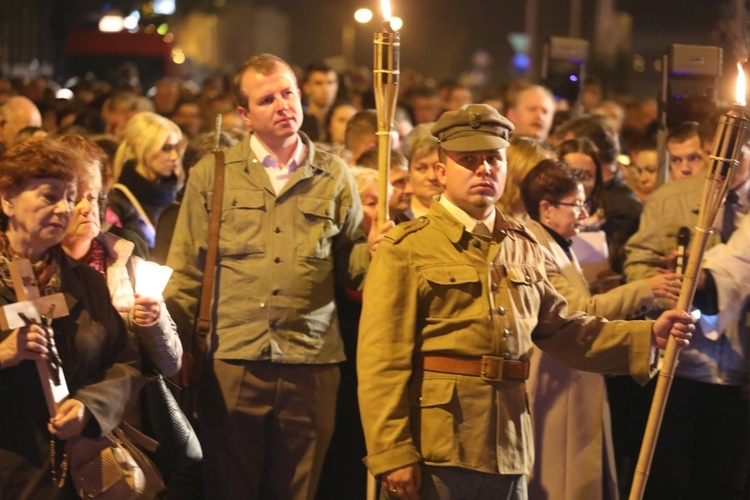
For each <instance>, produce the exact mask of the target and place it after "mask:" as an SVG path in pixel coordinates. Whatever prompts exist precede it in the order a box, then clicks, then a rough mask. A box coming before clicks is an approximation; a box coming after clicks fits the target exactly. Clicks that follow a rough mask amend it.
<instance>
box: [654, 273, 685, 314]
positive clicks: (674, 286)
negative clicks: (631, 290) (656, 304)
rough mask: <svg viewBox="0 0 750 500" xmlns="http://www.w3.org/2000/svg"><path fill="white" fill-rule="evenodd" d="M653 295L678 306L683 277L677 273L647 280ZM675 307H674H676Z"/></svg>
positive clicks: (664, 274) (660, 275)
mask: <svg viewBox="0 0 750 500" xmlns="http://www.w3.org/2000/svg"><path fill="white" fill-rule="evenodd" d="M646 283H648V286H649V288H651V293H653V294H654V297H656V298H657V299H667V300H670V301H672V303H673V304H674V305H677V299H678V298H679V297H680V289H681V288H682V275H681V274H676V273H660V274H657V275H656V276H652V277H651V278H648V279H647V280H646ZM674 305H673V307H674Z"/></svg>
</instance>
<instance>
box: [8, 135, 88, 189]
mask: <svg viewBox="0 0 750 500" xmlns="http://www.w3.org/2000/svg"><path fill="white" fill-rule="evenodd" d="M85 161H86V159H85V158H84V156H83V155H82V154H81V153H79V152H78V151H76V150H75V149H74V148H72V147H71V146H69V145H67V144H64V143H63V142H61V141H60V140H59V139H55V138H52V137H42V138H32V139H28V140H25V141H23V142H19V143H18V144H16V145H15V146H13V147H11V148H9V149H8V150H7V151H6V152H5V153H4V154H3V156H1V157H0V192H8V193H11V194H17V193H19V192H20V190H21V189H23V186H24V185H25V184H26V183H27V182H29V181H30V180H32V179H45V178H48V179H60V180H63V181H70V182H76V180H77V179H78V178H79V177H81V176H84V175H86V166H85Z"/></svg>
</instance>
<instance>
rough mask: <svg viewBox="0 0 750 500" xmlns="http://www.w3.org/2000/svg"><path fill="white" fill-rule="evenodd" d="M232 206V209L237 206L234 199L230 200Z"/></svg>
mask: <svg viewBox="0 0 750 500" xmlns="http://www.w3.org/2000/svg"><path fill="white" fill-rule="evenodd" d="M232 206H233V207H236V206H237V200H236V199H234V200H232Z"/></svg>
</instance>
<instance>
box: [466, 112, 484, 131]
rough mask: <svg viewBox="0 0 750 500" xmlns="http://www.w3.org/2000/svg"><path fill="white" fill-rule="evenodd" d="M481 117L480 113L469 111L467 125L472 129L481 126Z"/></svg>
mask: <svg viewBox="0 0 750 500" xmlns="http://www.w3.org/2000/svg"><path fill="white" fill-rule="evenodd" d="M481 119H482V115H481V114H479V113H474V112H472V113H470V114H469V126H470V127H471V128H474V129H476V128H479V127H481V126H482V123H481Z"/></svg>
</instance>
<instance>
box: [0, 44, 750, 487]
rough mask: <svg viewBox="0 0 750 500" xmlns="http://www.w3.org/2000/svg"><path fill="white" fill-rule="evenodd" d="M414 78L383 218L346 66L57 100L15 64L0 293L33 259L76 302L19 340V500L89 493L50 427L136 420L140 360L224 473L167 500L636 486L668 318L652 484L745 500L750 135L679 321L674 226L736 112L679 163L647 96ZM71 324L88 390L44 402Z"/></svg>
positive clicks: (211, 468) (749, 422) (676, 134)
mask: <svg viewBox="0 0 750 500" xmlns="http://www.w3.org/2000/svg"><path fill="white" fill-rule="evenodd" d="M404 76H405V78H403V81H402V85H401V87H400V88H399V96H398V109H397V112H396V121H395V126H394V130H393V131H392V134H391V135H392V140H391V144H392V147H393V151H392V152H391V163H390V171H389V176H388V183H389V191H388V199H389V202H388V212H389V214H388V218H387V219H388V220H387V221H386V222H385V223H383V224H379V223H378V201H379V199H380V197H381V196H383V194H384V193H381V192H380V191H379V189H378V185H379V183H378V181H379V176H380V175H382V173H381V172H378V163H379V162H378V160H379V159H378V148H377V146H378V132H379V131H378V117H377V113H376V111H375V110H374V109H373V108H374V102H375V101H374V96H373V91H372V88H371V87H369V86H368V84H367V82H365V81H362V79H361V78H356V75H355V74H340V73H337V72H336V71H334V70H333V69H332V68H331V67H329V66H327V65H326V64H324V63H323V62H315V63H312V64H310V65H309V66H308V67H306V68H305V69H304V70H301V69H300V68H298V67H296V66H293V65H290V64H289V63H287V62H286V61H284V60H282V59H279V58H277V57H275V56H273V55H270V54H261V55H257V56H253V57H252V58H250V59H249V60H248V61H247V62H246V63H245V64H244V65H243V66H242V67H240V68H239V69H238V70H237V72H236V73H235V74H234V75H233V76H227V77H213V78H209V79H207V80H206V81H205V82H203V85H202V86H201V87H198V86H197V85H195V84H194V83H192V82H181V81H177V80H174V79H170V78H164V79H162V80H160V81H158V82H157V83H156V84H155V85H154V86H153V87H152V88H151V89H148V90H146V91H144V89H143V88H141V86H140V82H139V81H138V78H137V73H135V72H134V70H133V67H132V66H129V67H128V71H127V73H123V75H122V78H121V79H120V80H119V81H117V82H111V83H106V82H101V81H96V80H93V79H79V80H76V81H75V82H70V85H69V90H70V91H71V92H70V93H69V94H68V95H67V96H66V98H59V97H56V95H57V94H56V91H57V90H59V89H58V88H57V87H56V85H55V83H54V82H52V81H50V80H48V79H45V78H36V79H32V80H28V79H16V80H8V79H4V78H0V152H1V153H2V155H1V156H0V202H2V212H3V215H2V226H1V227H0V229H2V232H0V279H2V287H0V288H1V289H2V304H3V305H7V304H11V303H13V302H16V301H18V297H17V292H16V291H15V290H16V288H15V287H14V285H15V284H14V283H13V279H12V275H11V272H10V271H9V263H10V262H12V261H15V260H19V259H28V260H29V261H30V262H31V266H32V268H33V271H34V274H35V277H36V279H37V282H38V284H39V289H40V292H41V294H42V295H52V294H57V293H64V294H65V296H66V299H67V302H68V307H69V313H68V315H67V316H63V317H59V318H56V319H54V320H53V321H52V323H51V326H50V327H47V326H45V325H39V324H29V325H27V326H25V327H21V328H16V329H9V330H7V331H3V332H1V333H0V401H2V408H3V410H2V411H0V497H2V498H6V497H7V498H42V497H44V498H58V497H59V498H70V497H71V495H73V494H74V492H73V490H72V484H71V482H70V481H68V482H60V481H53V477H55V478H57V476H59V474H63V475H64V474H65V473H66V471H64V470H63V471H60V470H55V468H56V467H55V464H57V465H59V464H60V463H62V461H63V456H62V450H63V447H62V446H60V447H57V448H55V446H54V444H55V443H56V442H58V443H62V442H64V441H65V440H68V439H71V438H74V437H76V436H79V435H82V436H88V437H94V436H100V435H104V434H106V433H108V432H109V431H111V430H112V429H113V428H114V426H116V425H117V424H118V423H119V422H120V421H121V420H123V419H124V420H126V421H128V422H130V423H132V424H133V425H135V426H136V427H137V426H139V424H140V418H141V416H142V415H141V414H140V412H139V411H138V408H139V405H140V401H139V390H140V388H141V386H142V384H143V382H144V378H143V376H142V375H141V372H142V371H145V367H148V368H149V369H155V370H157V371H158V372H160V373H162V374H163V375H164V376H168V377H169V376H171V377H173V380H174V381H175V384H177V385H178V386H180V387H182V389H183V392H184V393H188V392H191V393H192V392H194V393H195V394H196V400H195V401H196V408H197V412H196V413H193V412H192V409H193V408H192V407H191V408H190V410H191V411H188V414H189V416H190V417H191V418H194V420H193V425H194V426H195V428H196V430H198V433H199V437H200V440H201V445H202V448H203V460H202V462H201V463H200V464H197V465H194V466H191V467H186V468H185V469H183V470H180V471H170V474H169V477H165V479H166V483H167V488H166V490H165V492H163V493H162V495H163V496H164V497H165V498H227V499H229V498H278V499H287V498H288V499H313V498H318V499H362V498H365V497H366V495H367V494H368V492H367V485H368V471H369V473H370V474H371V476H372V477H374V478H375V479H376V481H375V482H376V485H377V486H378V487H379V488H380V490H381V493H380V494H381V495H382V496H383V497H384V498H400V499H416V498H424V499H451V498H477V499H483V498H512V499H525V498H529V499H532V500H535V499H540V500H541V499H545V500H555V499H559V500H579V499H580V500H583V499H585V500H589V499H594V500H595V499H616V498H618V497H623V496H627V492H628V490H629V487H630V482H631V480H632V477H633V471H634V468H635V460H636V457H637V454H638V451H639V445H640V442H641V437H642V435H643V430H644V428H645V418H646V414H647V412H648V408H649V406H650V402H651V396H652V395H653V391H654V381H653V380H650V379H651V377H652V376H653V375H654V373H655V370H656V367H657V365H658V361H659V349H663V348H664V346H665V344H666V340H667V337H669V336H670V335H671V336H673V337H674V338H675V340H676V342H677V343H678V345H680V346H681V347H682V349H681V356H680V363H679V364H678V367H677V372H676V377H675V380H674V383H673V388H672V396H671V397H670V399H669V403H668V405H667V407H666V413H665V416H664V422H663V425H662V430H661V435H660V438H659V441H658V443H657V446H656V453H655V456H654V461H653V465H652V471H651V474H650V476H649V478H648V484H647V489H646V492H645V497H646V498H649V499H665V498H668V499H693V498H695V499H698V498H722V499H730V500H731V499H744V498H747V495H748V494H750V489H749V485H748V482H749V480H750V474H749V472H750V402H748V398H747V389H748V385H749V384H748V382H750V380H749V379H748V367H749V365H748V359H749V358H748V347H750V346H748V334H750V332H748V331H747V330H748V325H747V321H746V317H747V313H748V312H750V309H748V307H750V301H748V291H750V290H749V289H748V288H747V285H746V283H747V282H748V280H747V279H745V276H746V275H747V274H748V269H750V265H749V264H750V260H749V259H748V258H747V255H746V253H747V252H746V248H747V241H748V237H750V234H749V233H748V231H750V218H749V217H744V214H746V213H747V212H748V211H749V210H750V140H748V142H747V143H746V144H744V145H743V147H742V149H741V153H740V157H739V159H738V160H739V161H738V163H737V166H736V168H735V172H734V175H733V177H732V179H731V180H730V182H729V191H728V195H727V199H726V202H725V203H724V204H723V205H722V207H721V209H720V210H719V214H718V216H717V218H716V222H715V228H714V229H715V231H714V232H713V233H712V235H711V237H710V238H709V247H710V248H709V250H708V251H707V253H706V256H705V258H704V263H703V271H702V273H701V276H700V280H699V283H698V290H697V293H696V299H695V302H694V308H695V309H696V311H697V312H696V311H694V312H693V314H692V315H689V314H687V312H685V311H679V310H676V309H675V307H676V304H677V299H678V296H679V293H680V289H681V286H682V281H683V276H682V272H683V270H682V269H680V268H678V264H677V261H678V255H677V247H678V242H677V234H678V233H679V232H680V230H681V229H683V228H687V229H688V230H690V231H693V230H694V227H695V224H696V219H697V213H698V208H699V204H700V200H701V190H702V186H703V178H704V175H705V172H706V169H707V168H708V165H709V152H710V150H711V143H712V140H713V137H712V135H711V134H712V133H713V130H714V127H715V125H716V120H715V117H712V116H705V117H700V118H699V119H698V121H696V122H684V123H680V124H677V125H675V126H673V127H671V128H670V129H669V130H668V131H666V134H665V137H666V139H665V140H664V142H665V145H666V146H665V147H666V154H667V157H668V161H667V163H666V167H667V169H666V172H661V174H662V175H661V177H668V179H664V178H660V168H659V167H660V153H661V151H660V150H659V148H658V146H657V144H658V142H657V133H658V132H659V131H660V124H659V123H658V122H657V121H656V113H655V110H654V107H653V101H651V100H645V101H635V100H627V99H617V100H614V99H613V100H605V99H604V98H603V95H604V92H603V90H602V86H601V84H600V82H598V81H597V80H596V79H594V78H590V79H589V80H587V81H586V82H584V83H583V84H582V89H581V97H580V101H579V102H576V103H568V102H566V101H564V100H561V99H558V98H556V97H555V95H554V93H553V92H552V91H551V90H550V89H547V88H545V87H543V86H541V85H537V84H534V83H529V82H512V83H511V84H509V85H506V86H505V87H503V88H502V89H475V88H471V87H469V86H467V85H464V84H462V83H461V82H458V81H446V82H443V83H441V84H436V83H435V82H434V81H433V80H431V79H429V78H425V77H422V76H421V75H416V74H413V73H406V74H405V75H404ZM217 115H220V116H221V118H222V119H221V124H222V125H221V130H216V128H215V123H216V122H217V120H216V116H217ZM217 145H218V147H219V148H220V149H221V150H222V151H223V170H222V172H223V173H221V174H218V173H217V165H216V158H217V157H216V156H215V155H214V154H212V152H213V151H214V150H215V148H216V146H217ZM663 174H666V175H663ZM216 179H222V180H223V185H221V186H215V185H214V183H215V180H216ZM214 199H217V200H220V201H221V213H220V217H219V219H220V229H219V231H218V232H214V231H213V230H212V229H211V227H212V226H211V225H212V216H213V214H214V211H215V210H217V209H218V208H217V207H218V205H216V206H214V204H213V201H214ZM212 241H213V242H215V243H214V244H215V245H216V248H217V257H216V261H215V271H214V275H213V278H214V281H211V280H209V279H208V278H211V276H207V275H206V269H207V267H208V268H211V267H210V266H207V259H208V258H209V257H207V255H210V254H211V252H210V251H209V248H210V247H211V245H212ZM146 260H154V261H156V262H158V263H160V264H166V265H168V266H169V267H171V268H172V269H173V274H172V277H171V279H170V281H169V283H168V284H167V286H166V289H165V290H164V292H163V296H145V295H143V294H139V293H136V292H135V290H136V289H137V287H136V283H135V276H136V268H137V267H138V265H139V263H141V262H143V261H146ZM206 281H209V282H212V283H213V289H212V290H210V297H211V301H210V306H211V307H210V333H209V335H208V338H207V354H206V355H205V357H202V358H197V357H196V356H198V355H199V354H198V353H200V350H196V345H197V343H198V342H199V340H198V339H197V337H196V336H195V335H194V332H195V331H196V321H197V317H198V310H199V307H200V305H201V304H200V301H201V296H202V295H201V290H202V286H203V284H204V282H206ZM50 336H53V338H54V340H55V344H56V349H57V351H59V358H60V361H61V364H62V366H63V369H64V371H65V374H66V376H67V381H68V387H69V390H70V397H69V398H67V399H66V400H65V401H64V402H63V403H62V404H60V405H59V407H58V409H57V412H56V414H54V415H50V414H49V411H48V409H47V406H46V404H45V399H44V394H43V392H42V390H41V385H40V380H39V379H38V376H37V374H36V368H35V366H34V363H35V362H41V361H47V360H49V359H50V357H52V355H53V354H52V342H51V340H50ZM196 365H198V366H199V367H200V368H202V370H196V369H195V368H196ZM198 371H201V372H202V377H201V378H200V380H196V379H195V378H192V377H191V374H195V373H197V372H198ZM185 399H186V400H187V398H185ZM186 410H187V407H186Z"/></svg>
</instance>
